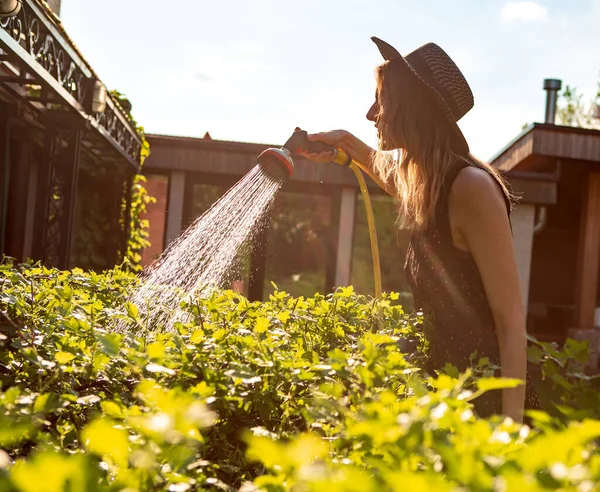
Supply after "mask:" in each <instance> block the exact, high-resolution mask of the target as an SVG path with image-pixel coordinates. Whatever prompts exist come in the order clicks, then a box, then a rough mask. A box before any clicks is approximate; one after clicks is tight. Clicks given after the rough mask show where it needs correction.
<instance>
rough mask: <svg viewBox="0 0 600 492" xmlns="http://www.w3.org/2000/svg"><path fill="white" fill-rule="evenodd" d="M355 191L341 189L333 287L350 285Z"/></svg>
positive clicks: (352, 189) (353, 189)
mask: <svg viewBox="0 0 600 492" xmlns="http://www.w3.org/2000/svg"><path fill="white" fill-rule="evenodd" d="M355 211H356V189H355V188H343V189H342V193H341V199H340V221H339V228H338V237H337V255H336V262H335V286H336V287H341V286H347V285H350V280H351V273H352V246H353V240H354V215H355Z"/></svg>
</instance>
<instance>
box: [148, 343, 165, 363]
mask: <svg viewBox="0 0 600 492" xmlns="http://www.w3.org/2000/svg"><path fill="white" fill-rule="evenodd" d="M165 350H166V347H165V344H164V342H154V343H150V344H149V345H148V346H147V347H146V353H147V354H148V357H150V358H151V359H162V358H163V357H164V355H165Z"/></svg>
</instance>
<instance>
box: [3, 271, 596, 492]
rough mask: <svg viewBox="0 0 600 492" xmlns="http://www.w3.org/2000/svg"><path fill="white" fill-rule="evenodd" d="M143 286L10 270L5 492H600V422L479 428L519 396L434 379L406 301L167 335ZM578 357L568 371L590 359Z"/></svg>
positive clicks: (317, 305) (484, 382)
mask: <svg viewBox="0 0 600 492" xmlns="http://www.w3.org/2000/svg"><path fill="white" fill-rule="evenodd" d="M138 282H139V280H138V279H137V278H136V277H135V276H133V275H131V274H129V273H126V272H124V271H122V270H121V269H118V268H117V269H115V270H111V271H107V272H106V273H104V274H98V273H84V272H83V271H81V270H77V269H75V270H73V271H58V270H54V269H47V268H43V267H40V266H38V265H13V264H11V263H10V262H4V263H2V264H0V344H1V345H2V348H1V349H0V384H1V387H0V448H1V449H2V450H3V451H1V452H0V489H1V490H22V491H36V490H40V491H42V490H43V491H44V492H53V491H62V490H171V491H172V490H175V491H177V490H197V489H220V490H242V491H246V492H247V491H252V490H254V491H256V490H265V491H279V490H291V489H292V488H293V489H294V490H328V491H329V490H338V491H347V490H360V491H369V490H373V491H375V490H457V489H459V488H460V489H462V490H594V489H595V488H596V487H597V484H598V483H600V451H599V449H598V443H597V440H598V438H599V437H600V422H599V421H597V420H594V419H593V418H590V417H593V416H594V415H596V412H597V409H596V408H588V409H587V413H585V409H584V408H583V405H582V403H581V402H580V403H579V405H580V410H581V412H580V413H578V414H577V415H575V414H565V413H563V414H562V415H561V418H555V417H552V416H550V415H548V414H546V413H544V412H534V413H532V415H531V417H532V419H533V422H534V426H533V427H531V428H530V427H527V426H521V425H519V424H516V423H514V422H511V421H510V420H504V419H502V418H500V417H494V418H491V419H480V418H478V417H477V416H476V415H474V414H473V411H472V407H471V401H472V400H473V399H474V398H476V397H478V395H480V394H481V393H482V392H485V391H498V388H502V387H504V386H506V385H514V384H515V382H514V381H512V380H501V379H492V378H487V377H484V376H485V373H486V363H485V361H484V360H481V361H474V367H473V368H472V369H470V370H468V371H467V372H465V373H464V374H458V373H456V372H455V371H454V370H452V368H448V371H447V373H443V374H440V375H439V376H438V377H435V378H433V377H429V375H426V374H423V372H422V370H421V368H420V365H419V364H420V363H419V358H418V357H417V358H415V357H414V354H410V353H406V352H404V351H403V350H402V347H403V346H404V343H403V341H404V339H405V338H406V337H409V336H411V337H412V336H419V333H420V330H419V322H420V320H419V319H418V318H415V317H413V316H411V315H408V314H407V313H405V312H404V311H403V310H402V308H401V307H400V306H398V305H397V304H396V301H397V299H398V296H397V295H396V294H386V296H385V298H384V299H383V300H382V301H380V302H375V301H373V300H372V299H370V298H367V297H364V296H360V295H357V294H356V293H355V292H354V290H353V289H352V288H351V287H348V288H344V289H339V290H338V291H337V292H336V293H335V294H332V295H329V296H322V295H317V296H315V297H312V298H302V297H298V298H296V297H292V296H290V295H288V294H286V293H285V292H274V293H273V294H272V295H271V296H270V298H269V300H268V301H266V302H264V303H258V302H254V303H251V302H249V301H248V300H247V299H246V298H244V297H242V296H240V295H238V294H236V293H234V292H231V291H224V292H215V293H214V294H213V295H212V296H211V297H209V298H207V299H193V300H192V301H191V302H189V303H187V304H184V305H182V306H181V308H182V309H184V310H185V311H187V312H188V313H189V314H190V315H191V318H190V321H189V322H187V323H183V324H182V323H179V324H177V325H176V327H175V328H176V329H175V330H174V332H169V333H165V332H163V331H161V330H160V328H161V327H148V326H147V322H146V320H145V316H144V313H143V311H140V310H138V308H137V307H136V306H134V305H132V304H128V303H127V302H126V301H125V298H126V295H127V293H128V292H131V289H133V288H135V286H136V285H137V284H138ZM157 307H158V306H157ZM378 316H382V317H383V319H384V328H383V330H382V331H380V332H376V331H375V330H377V317H378ZM118 323H127V324H128V325H129V327H130V328H129V330H128V331H127V332H126V333H117V332H116V331H115V326H116V325H117V324H118ZM148 328H153V329H148ZM540 350H541V351H542V352H543V353H542V356H541V357H540V359H543V357H546V356H548V357H554V358H559V357H563V355H561V352H560V351H558V352H548V353H547V354H546V352H544V351H545V350H546V348H545V347H543V346H541V347H540ZM569 350H570V353H568V354H566V355H564V357H566V359H569V360H571V358H573V357H575V358H577V357H579V354H580V352H581V350H582V349H581V347H579V346H575V345H573V346H572V347H571V348H570V349H569ZM571 364H573V363H571ZM573 367H575V366H573ZM582 384H583V383H582ZM580 389H581V386H580V387H579V388H571V389H569V388H566V389H565V390H566V391H567V392H568V391H571V390H573V391H579V390H580ZM563 403H564V404H567V403H568V401H567V400H564V401H563ZM41 477H43V479H42V478H41Z"/></svg>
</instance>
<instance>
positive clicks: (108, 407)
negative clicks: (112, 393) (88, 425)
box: [100, 401, 125, 418]
mask: <svg viewBox="0 0 600 492" xmlns="http://www.w3.org/2000/svg"><path fill="white" fill-rule="evenodd" d="M100 407H102V411H103V412H104V414H105V415H107V416H109V417H113V418H123V417H124V416H125V414H124V412H123V409H122V408H121V405H119V404H118V403H115V402H114V401H103V402H101V403H100Z"/></svg>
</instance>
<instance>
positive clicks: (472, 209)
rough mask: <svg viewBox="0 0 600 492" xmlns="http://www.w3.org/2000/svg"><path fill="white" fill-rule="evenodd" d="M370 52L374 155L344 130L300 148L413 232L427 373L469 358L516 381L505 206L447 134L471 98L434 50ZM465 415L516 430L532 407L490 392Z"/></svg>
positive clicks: (487, 171) (412, 273)
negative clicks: (358, 178)
mask: <svg viewBox="0 0 600 492" xmlns="http://www.w3.org/2000/svg"><path fill="white" fill-rule="evenodd" d="M372 40H373V41H374V42H375V43H376V45H377V47H378V48H379V51H380V52H381V54H382V55H383V58H384V60H385V61H384V63H383V64H382V65H380V66H379V67H378V68H377V70H376V80H377V91H376V98H375V103H374V104H373V106H372V107H371V108H370V109H369V112H368V114H367V118H368V119H369V120H371V121H373V122H374V123H375V126H376V128H377V131H378V137H379V149H378V151H375V150H373V149H372V148H370V147H369V146H368V145H366V144H364V143H363V142H361V141H360V140H359V139H357V138H356V137H355V136H353V135H352V134H350V133H349V132H347V131H343V130H335V131H330V132H325V133H319V134H315V135H309V139H310V140H313V141H321V142H324V143H326V144H329V145H331V146H334V147H336V148H341V149H343V150H344V151H346V152H347V153H348V154H350V155H351V156H352V157H353V158H354V159H355V160H356V161H357V162H359V163H361V167H362V168H363V170H364V171H365V172H366V173H368V174H369V175H370V176H371V177H372V178H373V179H374V180H375V181H377V183H378V184H379V185H380V186H381V187H382V188H383V189H385V190H386V192H388V193H389V194H390V195H392V196H393V197H395V198H396V200H397V203H398V208H399V216H398V222H399V225H400V226H401V227H405V228H409V229H410V230H412V235H411V239H410V244H409V248H408V253H407V258H406V263H405V267H404V268H405V273H406V276H407V279H408V281H409V283H410V285H411V288H412V291H413V296H414V299H415V305H416V306H417V307H419V308H420V309H422V310H423V313H424V319H425V326H424V330H425V333H426V336H427V338H428V341H429V354H428V361H427V367H426V369H427V370H428V372H430V373H431V374H434V371H435V370H436V369H438V370H439V369H441V368H443V366H444V365H445V364H446V363H447V362H450V363H451V364H453V365H455V366H456V367H458V368H459V369H460V370H461V371H462V370H465V369H466V368H467V367H468V366H469V365H470V355H471V354H472V353H473V352H475V351H476V352H477V356H478V357H488V358H489V360H490V362H492V363H495V364H497V365H500V367H501V369H502V376H503V377H509V378H518V379H521V380H523V381H525V380H526V372H527V369H526V368H527V357H526V345H527V341H526V331H525V315H524V310H523V300H522V298H521V295H520V288H519V278H518V274H517V265H516V260H515V253H514V248H513V243H512V237H511V236H512V234H511V226H510V219H509V215H510V198H511V197H510V194H509V192H508V190H507V188H506V186H505V184H504V181H503V180H502V178H501V177H500V176H499V174H498V173H497V171H495V170H494V169H493V168H491V167H490V166H488V165H486V164H483V163H482V162H480V161H478V160H477V159H475V158H474V157H473V156H472V155H471V154H470V153H469V146H468V144H467V142H466V140H465V138H464V136H463V134H462V132H461V131H460V129H459V127H458V125H457V124H456V122H457V121H458V120H459V119H460V118H461V117H462V116H464V115H465V114H466V113H467V112H468V111H469V110H470V109H471V108H472V107H473V95H472V92H471V89H470V88H469V85H468V84H467V81H466V80H465V78H464V77H463V75H462V73H461V72H460V70H459V69H458V67H457V66H456V65H455V63H454V62H453V61H452V60H451V59H450V57H449V56H448V55H447V54H446V53H445V52H444V51H443V50H442V49H441V48H439V47H438V46H437V45H435V44H432V43H430V44H427V45H425V46H422V47H421V48H419V49H417V50H415V51H414V52H413V53H411V54H410V55H408V56H407V57H406V58H404V57H402V56H401V55H400V53H398V51H396V50H395V49H394V48H393V47H392V46H390V45H389V44H387V43H385V42H383V41H381V40H380V39H378V38H372ZM394 149H397V150H395V153H394V152H391V151H393V150H394ZM305 155H306V157H307V158H309V159H310V160H313V161H315V162H319V163H324V162H330V161H331V159H332V155H331V153H330V152H323V153H320V154H314V153H312V154H305ZM528 379H529V378H527V380H528ZM526 387H527V391H526ZM474 404H475V408H476V410H477V411H478V413H479V414H480V415H482V416H488V415H491V414H494V413H498V414H500V413H502V414H504V415H507V416H510V417H512V418H513V419H514V420H515V421H518V422H522V420H523V409H524V407H525V406H526V407H528V408H538V407H539V402H538V400H537V397H536V396H535V393H534V392H532V391H530V384H527V385H521V386H519V387H517V388H511V389H504V390H502V392H500V391H492V392H489V393H487V394H485V395H483V396H482V397H480V398H477V399H476V400H475V401H474Z"/></svg>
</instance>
